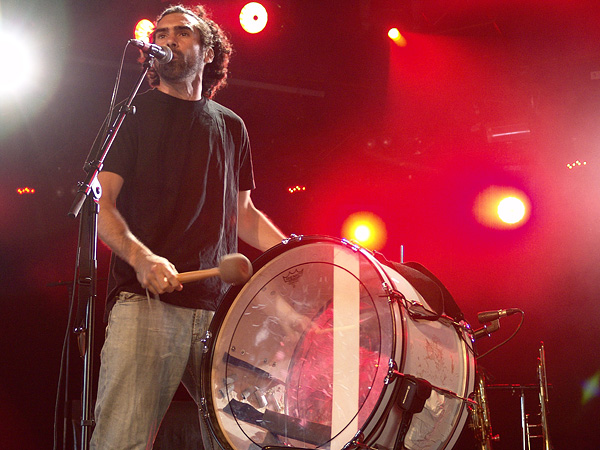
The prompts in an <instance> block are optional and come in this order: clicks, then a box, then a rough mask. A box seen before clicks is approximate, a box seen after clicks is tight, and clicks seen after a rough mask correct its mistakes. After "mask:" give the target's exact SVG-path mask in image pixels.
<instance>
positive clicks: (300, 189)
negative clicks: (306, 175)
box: [288, 185, 306, 194]
mask: <svg viewBox="0 0 600 450" xmlns="http://www.w3.org/2000/svg"><path fill="white" fill-rule="evenodd" d="M303 191H306V186H298V185H296V186H293V187H289V188H288V192H289V193H290V194H293V193H294V192H303Z"/></svg>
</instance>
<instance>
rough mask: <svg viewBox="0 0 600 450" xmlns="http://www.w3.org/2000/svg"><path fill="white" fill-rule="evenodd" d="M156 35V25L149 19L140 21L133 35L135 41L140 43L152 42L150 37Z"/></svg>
mask: <svg viewBox="0 0 600 450" xmlns="http://www.w3.org/2000/svg"><path fill="white" fill-rule="evenodd" d="M152 33H154V23H152V21H150V20H148V19H142V20H140V21H139V22H138V23H137V24H136V26H135V31H134V32H133V35H134V37H135V39H139V40H140V41H144V42H150V36H151V35H152Z"/></svg>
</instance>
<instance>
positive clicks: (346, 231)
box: [342, 211, 387, 250]
mask: <svg viewBox="0 0 600 450" xmlns="http://www.w3.org/2000/svg"><path fill="white" fill-rule="evenodd" d="M342 237H344V238H346V239H349V240H351V241H356V242H358V243H359V244H360V245H361V246H363V247H365V248H368V249H370V250H381V248H383V246H384V245H385V242H386V240H387V232H386V228H385V224H384V222H383V220H381V218H380V217H378V216H376V215H375V214H373V213H371V212H366V211H361V212H357V213H354V214H351V215H350V216H349V217H348V218H347V219H346V221H345V222H344V224H343V225H342Z"/></svg>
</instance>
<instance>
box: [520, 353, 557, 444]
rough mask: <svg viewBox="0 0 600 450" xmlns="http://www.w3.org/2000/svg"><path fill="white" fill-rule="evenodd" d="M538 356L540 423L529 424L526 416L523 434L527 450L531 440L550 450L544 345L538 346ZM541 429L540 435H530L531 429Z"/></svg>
mask: <svg viewBox="0 0 600 450" xmlns="http://www.w3.org/2000/svg"><path fill="white" fill-rule="evenodd" d="M539 354H540V356H539V358H538V381H539V400H540V423H539V424H533V425H532V424H530V423H529V415H527V416H526V419H525V422H526V427H525V432H526V439H527V449H531V439H533V438H537V439H542V441H543V447H542V448H543V450H552V444H551V443H550V436H549V434H548V381H547V378H546V351H545V350H544V343H543V342H542V343H541V344H540V353H539ZM534 428H535V429H537V428H539V429H541V434H536V435H532V434H531V432H530V430H531V429H534Z"/></svg>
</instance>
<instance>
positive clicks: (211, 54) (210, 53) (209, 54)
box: [204, 47, 215, 64]
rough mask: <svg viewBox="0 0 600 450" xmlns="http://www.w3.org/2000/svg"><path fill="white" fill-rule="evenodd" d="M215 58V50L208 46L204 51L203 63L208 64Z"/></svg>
mask: <svg viewBox="0 0 600 450" xmlns="http://www.w3.org/2000/svg"><path fill="white" fill-rule="evenodd" d="M213 59H215V51H214V50H213V48H212V47H208V48H207V49H206V52H204V64H210V63H211V62H213Z"/></svg>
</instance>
